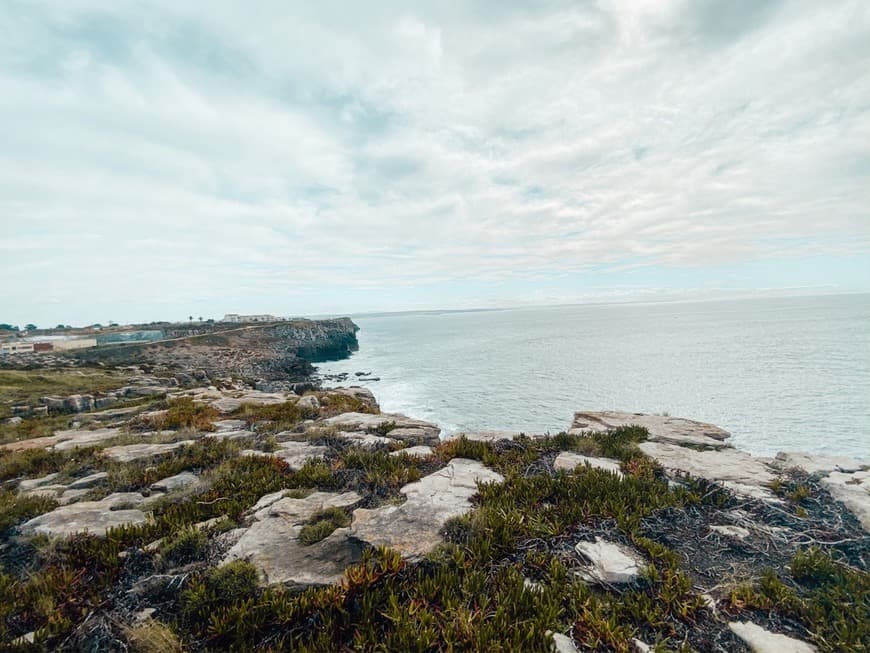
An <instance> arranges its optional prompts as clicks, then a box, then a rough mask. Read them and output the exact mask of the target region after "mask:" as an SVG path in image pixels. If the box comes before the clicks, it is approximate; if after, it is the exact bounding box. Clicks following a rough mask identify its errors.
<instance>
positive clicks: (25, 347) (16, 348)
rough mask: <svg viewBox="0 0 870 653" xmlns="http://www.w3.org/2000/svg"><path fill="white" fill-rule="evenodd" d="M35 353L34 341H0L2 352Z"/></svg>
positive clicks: (0, 351)
mask: <svg viewBox="0 0 870 653" xmlns="http://www.w3.org/2000/svg"><path fill="white" fill-rule="evenodd" d="M30 353H33V343H32V342H3V343H0V354H30Z"/></svg>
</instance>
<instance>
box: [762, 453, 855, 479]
mask: <svg viewBox="0 0 870 653" xmlns="http://www.w3.org/2000/svg"><path fill="white" fill-rule="evenodd" d="M770 464H771V465H772V466H773V467H775V468H776V469H779V470H782V471H786V470H789V469H793V468H797V469H800V470H802V471H804V472H806V473H807V474H818V473H826V472H847V473H849V472H857V471H860V470H862V469H866V468H868V467H870V465H868V464H867V463H863V462H861V461H860V460H855V459H854V458H847V457H845V456H822V455H819V454H808V453H802V452H799V451H780V452H779V453H778V454H776V456H774V458H773V460H772V461H771V462H770Z"/></svg>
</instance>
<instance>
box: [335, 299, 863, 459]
mask: <svg viewBox="0 0 870 653" xmlns="http://www.w3.org/2000/svg"><path fill="white" fill-rule="evenodd" d="M354 321H355V322H356V323H357V324H358V325H359V326H360V329H361V330H360V333H359V341H360V350H359V352H358V353H356V354H354V356H352V357H351V358H350V359H348V360H345V361H339V362H334V363H327V364H323V365H321V366H320V371H321V372H322V373H337V372H348V373H350V374H351V378H353V373H355V372H357V371H365V372H371V373H372V375H373V376H375V377H379V378H380V380H379V381H374V382H367V383H365V385H367V386H368V387H370V388H371V389H372V390H373V391H374V392H375V394H376V395H377V397H378V400H379V401H380V403H381V406H382V408H383V409H384V410H385V411H397V412H403V413H406V414H408V415H411V416H414V417H419V418H423V419H429V420H432V421H434V422H437V423H438V424H440V425H441V427H442V428H443V429H444V430H445V431H446V432H447V433H455V432H457V431H461V430H473V429H499V430H500V429H506V430H521V431H528V432H541V431H548V430H549V431H551V432H558V431H560V430H564V429H566V428H567V427H568V425H569V424H570V420H571V416H572V414H573V412H574V411H575V410H628V411H642V412H657V413H661V412H667V413H669V414H670V415H675V416H682V417H690V418H693V419H699V420H703V421H707V422H712V423H714V424H716V425H718V426H721V427H723V428H725V429H727V430H729V431H731V433H732V435H733V440H732V441H733V443H734V444H735V445H736V446H739V447H740V448H743V449H746V450H748V451H751V452H753V453H758V454H763V455H770V454H773V453H776V452H777V451H780V450H803V451H809V452H819V453H830V454H844V455H853V456H859V457H862V458H866V459H870V455H868V454H870V295H839V296H825V297H801V298H777V299H753V300H740V301H717V302H698V303H680V304H621V305H584V306H562V307H547V308H534V309H511V310H503V311H484V312H464V313H441V314H394V315H389V316H380V317H355V318H354Z"/></svg>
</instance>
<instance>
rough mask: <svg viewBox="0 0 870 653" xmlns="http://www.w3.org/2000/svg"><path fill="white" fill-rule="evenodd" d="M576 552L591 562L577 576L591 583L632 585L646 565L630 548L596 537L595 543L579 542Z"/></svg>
mask: <svg viewBox="0 0 870 653" xmlns="http://www.w3.org/2000/svg"><path fill="white" fill-rule="evenodd" d="M574 550H575V551H577V553H579V554H580V555H581V557H582V558H583V559H584V560H588V561H589V566H588V568H586V569H581V570H579V571H577V575H578V576H580V577H581V578H583V579H584V580H586V581H587V582H590V583H601V584H604V585H620V584H623V583H630V582H632V581H633V580H634V579H635V578H637V577H638V576H639V575H640V568H641V567H642V566H643V565H644V564H646V563H645V561H644V559H643V558H642V557H641V556H640V555H638V554H637V553H635V552H634V551H633V550H631V549H629V548H628V547H626V546H622V545H621V544H616V543H614V542H608V541H606V540H603V539H601V538H600V537H596V538H595V541H594V542H586V541H583V542H578V543H577V545H576V546H575V547H574Z"/></svg>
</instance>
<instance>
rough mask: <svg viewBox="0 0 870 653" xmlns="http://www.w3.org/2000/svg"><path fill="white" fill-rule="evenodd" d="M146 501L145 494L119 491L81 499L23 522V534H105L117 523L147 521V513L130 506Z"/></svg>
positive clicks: (56, 535)
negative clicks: (96, 498) (101, 496)
mask: <svg viewBox="0 0 870 653" xmlns="http://www.w3.org/2000/svg"><path fill="white" fill-rule="evenodd" d="M144 501H145V497H143V496H142V495H141V494H139V493H137V492H117V493H115V494H110V495H109V496H107V497H106V498H105V499H102V500H100V501H80V502H79V503H73V504H70V505H67V506H61V507H59V508H55V509H54V510H52V511H51V512H48V513H46V514H44V515H40V516H39V517H34V518H33V519H31V520H30V521H28V522H25V523H24V524H22V526H21V533H22V534H24V535H39V534H43V535H50V536H53V537H66V536H68V535H73V534H74V533H81V532H85V531H87V532H88V533H91V534H92V535H105V534H106V531H107V530H108V529H110V528H114V527H116V526H121V525H123V524H141V523H143V522H144V521H145V513H143V512H142V511H141V510H138V509H135V508H128V507H127V506H137V505H141V504H142V503H143V502H144Z"/></svg>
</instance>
